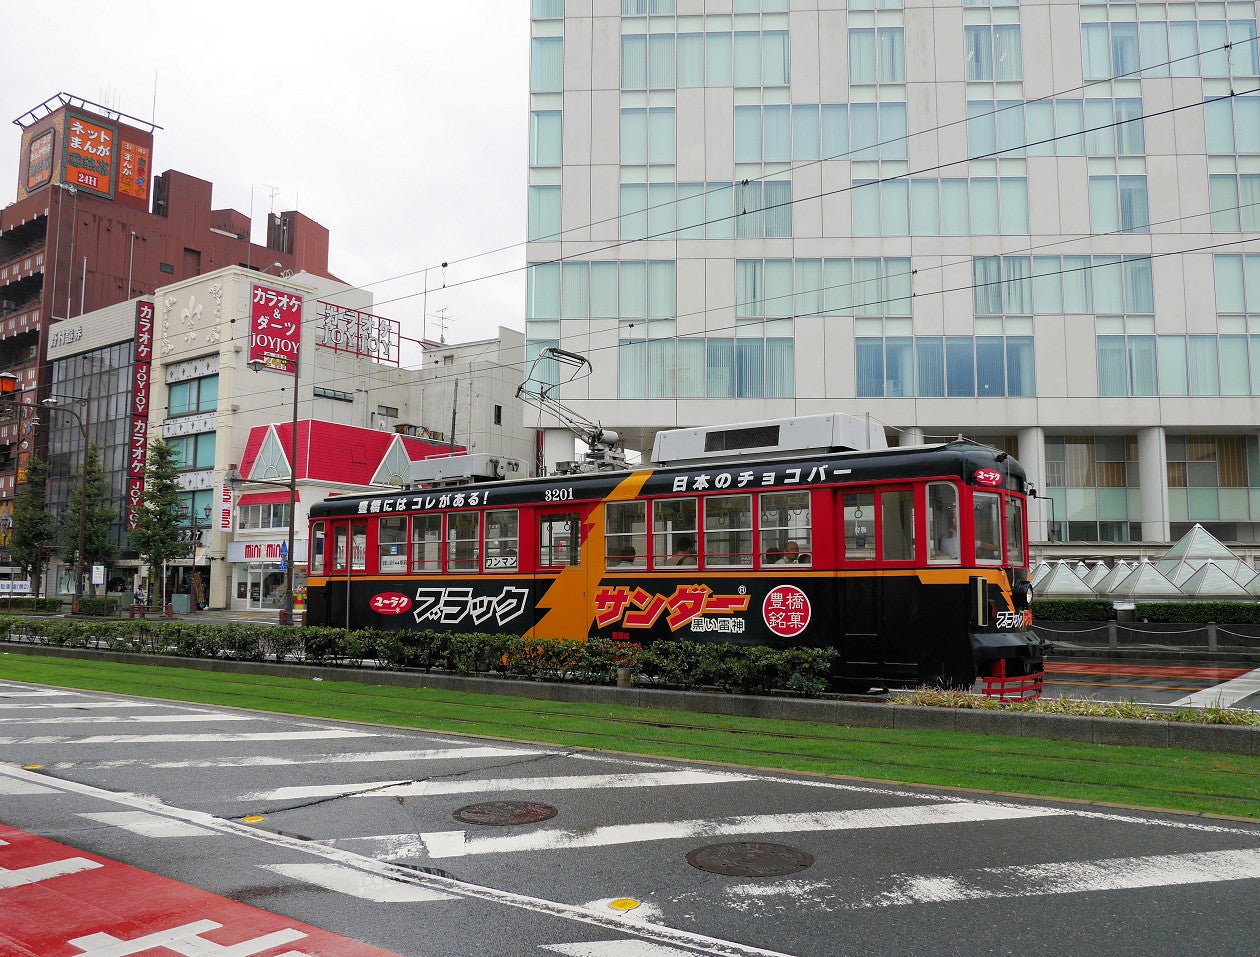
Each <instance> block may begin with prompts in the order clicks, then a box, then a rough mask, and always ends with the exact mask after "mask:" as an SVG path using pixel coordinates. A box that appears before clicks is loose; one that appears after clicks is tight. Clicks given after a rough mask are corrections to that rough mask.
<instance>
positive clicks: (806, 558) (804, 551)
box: [760, 492, 814, 565]
mask: <svg viewBox="0 0 1260 957" xmlns="http://www.w3.org/2000/svg"><path fill="white" fill-rule="evenodd" d="M760 504H761V552H762V556H761V561H762V564H764V565H791V564H796V565H809V564H812V561H813V560H812V557H811V556H812V554H813V551H814V547H813V544H812V534H811V531H810V529H811V524H810V517H809V493H808V492H763V493H762V495H761V502H760Z"/></svg>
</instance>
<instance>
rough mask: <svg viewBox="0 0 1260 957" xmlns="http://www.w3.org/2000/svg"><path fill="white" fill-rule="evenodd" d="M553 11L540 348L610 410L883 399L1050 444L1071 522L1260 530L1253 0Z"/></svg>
mask: <svg viewBox="0 0 1260 957" xmlns="http://www.w3.org/2000/svg"><path fill="white" fill-rule="evenodd" d="M532 13H533V20H532V27H531V33H532V35H531V41H530V42H531V45H532V46H531V71H530V83H531V92H530V111H531V112H530V143H529V163H530V166H529V185H528V193H529V240H530V242H529V247H528V260H529V262H530V264H531V268H530V270H529V291H528V303H527V310H528V311H527V326H526V336H527V348H528V350H529V352H530V355H536V354H537V353H538V351H539V350H541V349H542V348H545V347H547V346H558V347H560V348H562V349H565V350H569V351H571V352H574V353H580V354H582V355H584V356H586V357H587V358H588V359H589V360H590V362H591V365H592V368H593V374H592V375H590V376H589V377H587V378H585V379H582V380H580V381H579V382H576V383H574V384H572V385H571V386H568V387H566V388H565V389H564V390H563V392H562V395H563V398H564V400H565V401H566V402H567V403H569V404H570V405H572V406H573V407H574V408H576V409H577V410H578V411H580V412H581V413H582V414H584V415H585V416H587V417H589V418H591V419H596V420H598V421H600V422H601V423H602V424H603V425H605V426H607V427H610V428H614V429H617V430H618V431H620V432H622V433H623V434H625V435H627V436H629V438H630V442H629V444H630V445H632V446H637V447H639V448H650V445H651V436H652V435H653V434H654V433H655V432H656V431H657V430H659V429H662V428H669V427H674V426H686V425H702V424H712V423H724V422H735V421H747V420H757V419H765V418H770V417H776V416H781V415H796V414H809V413H816V412H825V411H836V410H840V411H846V412H850V413H856V414H866V413H869V415H870V416H871V417H872V418H873V419H874V420H877V421H878V422H881V423H883V424H884V425H885V426H886V428H887V430H888V433H889V436H890V441H891V442H893V443H894V444H915V443H920V442H923V441H931V440H936V439H941V438H946V437H953V436H956V435H958V434H959V433H963V434H965V435H967V436H970V437H973V438H977V439H980V440H983V441H987V442H990V443H992V444H994V445H998V446H1001V447H1003V448H1006V449H1008V450H1009V451H1010V452H1012V453H1014V454H1015V455H1017V456H1018V458H1019V459H1020V461H1021V462H1022V463H1023V464H1024V465H1025V467H1026V468H1027V470H1028V473H1029V476H1030V478H1031V480H1032V482H1033V484H1035V485H1036V487H1037V488H1038V490H1039V491H1040V494H1042V495H1044V496H1047V497H1048V499H1049V501H1043V502H1040V503H1038V504H1039V506H1040V507H1038V508H1034V509H1032V510H1031V511H1032V519H1033V528H1032V534H1033V537H1034V539H1038V540H1041V541H1043V542H1044V541H1046V540H1047V539H1052V540H1054V541H1058V542H1071V543H1072V545H1073V546H1077V547H1079V548H1084V549H1098V550H1103V546H1102V544H1101V543H1131V545H1130V547H1132V546H1138V545H1142V546H1146V545H1149V546H1151V547H1153V546H1155V545H1156V544H1157V543H1160V544H1163V545H1164V546H1165V547H1166V544H1167V543H1168V542H1169V541H1171V540H1174V539H1176V538H1178V537H1179V536H1180V535H1181V534H1182V533H1183V532H1184V531H1185V530H1186V529H1188V528H1189V527H1190V526H1191V525H1192V524H1194V523H1196V522H1198V523H1201V524H1203V525H1204V526H1205V527H1206V528H1208V529H1209V530H1211V531H1212V532H1213V533H1214V534H1215V535H1216V536H1217V537H1219V538H1221V539H1222V540H1225V541H1233V542H1244V543H1251V542H1256V541H1257V540H1258V539H1260V439H1258V436H1260V243H1258V242H1257V239H1260V92H1257V91H1258V88H1260V81H1258V78H1257V74H1258V73H1260V64H1258V60H1260V57H1258V56H1257V42H1256V32H1257V31H1256V3H1254V2H1252V0H1241V2H1227V3H1209V2H1199V3H1194V2H1168V3H1165V2H1138V3H1132V2H1130V3H1114V2H1113V3H1106V2H1088V0H1081V2H1075V0H1073V2H1067V0H1063V2H1060V0H1050V2H1046V3H1037V4H1024V5H1021V4H1019V3H1017V2H1010V0H992V2H985V0H928V2H926V3H919V4H903V0H849V2H848V3H847V4H846V3H845V2H844V0H532ZM566 445H567V433H564V432H563V431H562V430H559V429H555V430H553V431H551V432H549V434H548V436H547V460H548V462H551V461H553V460H556V459H567V458H572V457H573V455H572V451H571V449H568V448H566Z"/></svg>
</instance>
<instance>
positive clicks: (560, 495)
mask: <svg viewBox="0 0 1260 957" xmlns="http://www.w3.org/2000/svg"><path fill="white" fill-rule="evenodd" d="M544 499H545V501H548V502H571V501H573V488H572V486H570V487H567V488H549V489H547V490H546V492H545V494H544Z"/></svg>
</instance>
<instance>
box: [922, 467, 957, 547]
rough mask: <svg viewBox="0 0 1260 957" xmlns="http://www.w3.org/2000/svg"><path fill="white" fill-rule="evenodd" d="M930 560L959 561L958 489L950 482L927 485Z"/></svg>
mask: <svg viewBox="0 0 1260 957" xmlns="http://www.w3.org/2000/svg"><path fill="white" fill-rule="evenodd" d="M927 521H928V529H927V530H928V561H930V562H957V561H958V489H957V487H955V486H954V485H953V484H952V483H950V482H930V483H929V484H928V487H927Z"/></svg>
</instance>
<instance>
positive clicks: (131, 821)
mask: <svg viewBox="0 0 1260 957" xmlns="http://www.w3.org/2000/svg"><path fill="white" fill-rule="evenodd" d="M79 817H84V818H87V819H88V820H89V821H98V822H100V823H101V824H109V825H111V826H112V827H120V828H122V829H123V830H125V831H131V832H132V833H133V834H140V835H142V836H144V837H196V836H197V835H201V834H210V835H214V834H215V832H214V831H211V830H208V829H207V828H204V827H198V826H197V825H196V824H189V823H188V822H187V821H177V820H175V819H174V818H170V817H163V816H162V815H160V814H147V813H145V812H144V811H100V812H98V813H95V814H86V813H85V814H80V815H79ZM216 836H217V835H216Z"/></svg>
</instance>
